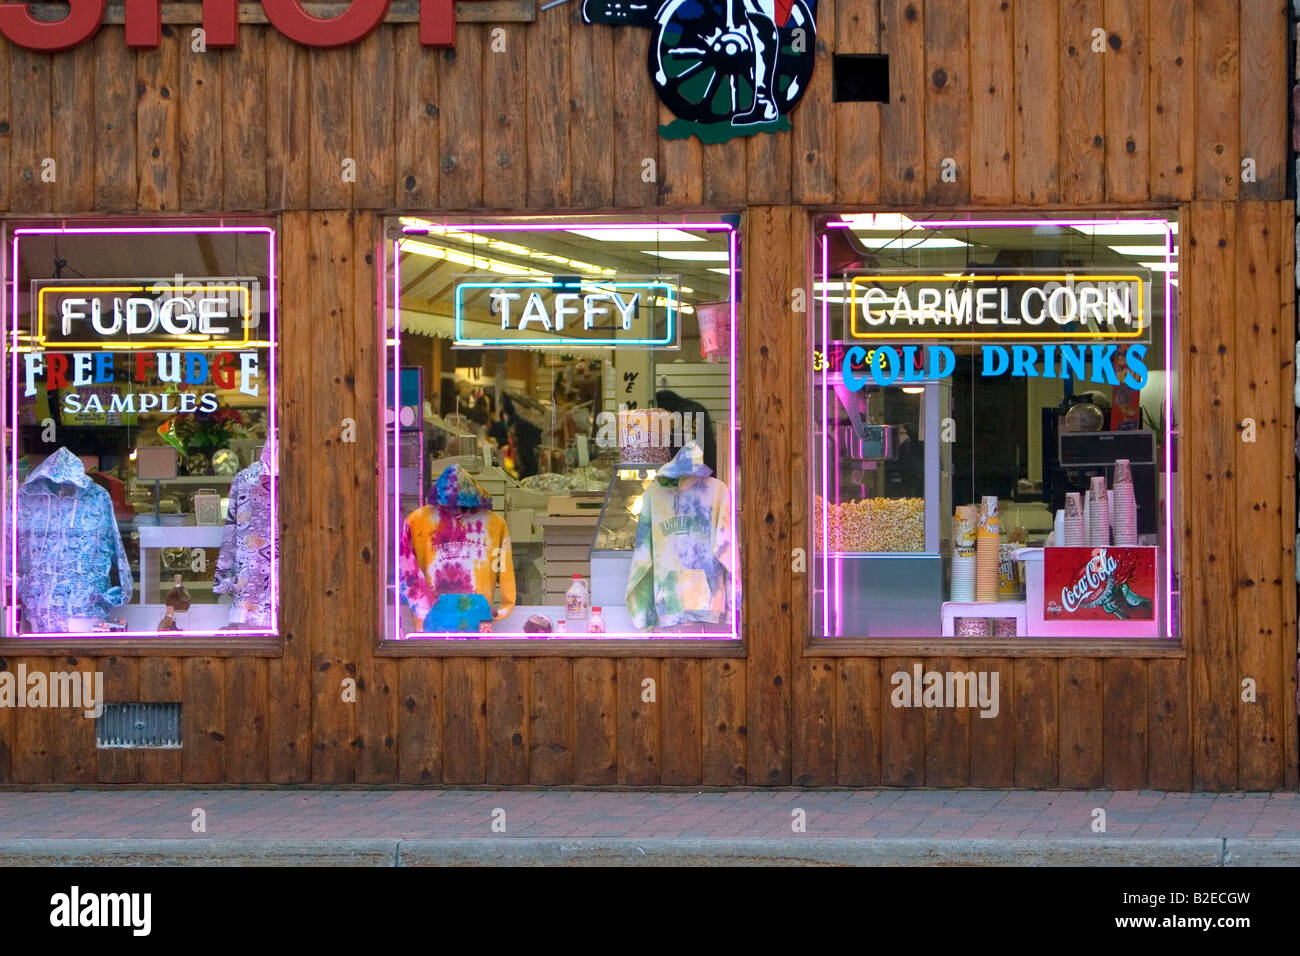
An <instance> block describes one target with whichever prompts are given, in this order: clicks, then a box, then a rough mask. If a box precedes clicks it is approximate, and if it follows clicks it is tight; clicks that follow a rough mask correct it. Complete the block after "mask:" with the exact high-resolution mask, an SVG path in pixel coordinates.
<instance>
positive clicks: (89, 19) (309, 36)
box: [0, 0, 456, 53]
mask: <svg viewBox="0 0 1300 956" xmlns="http://www.w3.org/2000/svg"><path fill="white" fill-rule="evenodd" d="M124 4H125V20H126V43H127V46H131V47H146V48H147V47H156V46H158V44H159V42H161V33H162V9H161V6H160V2H159V0H124ZM29 6H30V5H29V4H27V3H0V34H4V36H5V38H6V39H7V40H8V41H9V42H10V43H14V44H17V45H18V46H21V47H25V48H26V49H28V50H40V51H42V52H44V53H57V52H59V51H61V50H70V49H72V48H73V47H75V46H80V45H81V44H82V43H85V42H86V41H87V40H89V39H90V38H91V37H93V36H94V35H95V33H96V31H98V30H99V27H100V25H101V24H102V23H103V21H104V7H105V0H68V6H69V8H70V9H69V10H68V15H67V16H66V17H64V18H63V19H62V20H56V21H47V20H38V19H36V18H35V17H33V16H32V14H31V11H30V9H29ZM262 7H263V9H265V11H266V18H267V20H269V21H270V23H271V25H272V26H273V27H275V28H276V29H277V30H279V31H280V32H281V33H283V34H284V35H285V36H286V37H288V38H289V39H290V40H293V41H295V42H297V43H301V44H302V45H303V46H315V47H338V46H348V45H350V44H353V43H357V42H359V41H360V40H363V39H365V37H366V36H368V35H369V34H370V33H371V31H373V30H374V29H375V27H377V26H379V24H380V23H382V22H383V19H384V17H385V16H386V15H387V14H388V7H389V0H352V3H351V5H350V6H349V7H348V8H347V9H346V10H345V11H343V12H342V13H340V14H339V15H338V16H335V17H318V16H314V15H313V14H311V13H308V12H307V11H306V10H305V9H303V7H302V5H301V3H300V2H299V0H262ZM203 33H204V42H205V44H206V45H207V46H210V47H233V46H237V45H238V44H239V2H238V0H203ZM455 36H456V9H455V0H420V43H422V44H423V45H424V46H443V47H447V46H452V45H454V42H455Z"/></svg>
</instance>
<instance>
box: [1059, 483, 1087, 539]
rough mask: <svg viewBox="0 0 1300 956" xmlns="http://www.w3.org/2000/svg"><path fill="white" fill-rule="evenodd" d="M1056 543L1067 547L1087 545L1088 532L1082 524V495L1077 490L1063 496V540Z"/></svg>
mask: <svg viewBox="0 0 1300 956" xmlns="http://www.w3.org/2000/svg"><path fill="white" fill-rule="evenodd" d="M1058 543H1059V544H1062V545H1064V546H1065V547H1067V548H1086V547H1087V546H1088V532H1087V531H1086V530H1085V528H1084V524H1083V495H1081V494H1079V493H1078V492H1077V491H1072V492H1070V493H1069V494H1067V495H1066V496H1065V540H1064V541H1060V542H1058Z"/></svg>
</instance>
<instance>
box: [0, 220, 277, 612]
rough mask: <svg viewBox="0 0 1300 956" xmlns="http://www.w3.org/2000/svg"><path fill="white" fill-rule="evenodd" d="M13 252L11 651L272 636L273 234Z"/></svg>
mask: <svg viewBox="0 0 1300 956" xmlns="http://www.w3.org/2000/svg"><path fill="white" fill-rule="evenodd" d="M10 241H11V246H10V253H11V261H10V263H9V290H8V291H9V293H10V294H9V295H8V296H7V297H6V306H7V313H8V323H7V328H8V334H7V335H6V336H5V352H6V355H5V359H6V361H5V375H6V386H7V387H6V388H5V390H4V401H5V409H4V415H3V421H4V429H5V442H4V445H5V454H4V470H5V489H6V496H7V499H8V500H7V503H6V507H5V509H4V518H5V520H4V533H5V541H6V545H5V548H4V559H3V565H4V566H3V578H4V582H5V588H4V591H5V599H4V600H5V614H4V633H5V636H16V637H22V638H35V637H64V638H66V637H90V636H99V637H104V636H114V637H116V636H123V637H147V636H153V635H155V634H159V633H168V634H171V635H176V634H179V635H181V636H218V635H220V636H230V632H231V631H239V632H241V633H243V634H245V635H247V634H250V633H251V634H260V635H263V636H269V635H273V634H275V633H276V630H277V628H276V603H277V594H276V576H277V575H276V566H277V562H276V540H275V533H274V529H275V526H276V495H275V482H276V472H277V464H276V462H277V458H276V450H275V441H274V437H275V282H274V243H275V234H274V231H273V229H272V228H271V227H270V226H268V225H264V224H253V223H249V224H241V225H206V224H202V223H193V224H189V223H187V224H158V225H149V224H142V223H139V222H132V223H130V224H124V225H114V224H105V223H83V224H76V223H60V224H54V225H52V224H49V223H43V224H42V223H32V224H29V225H17V226H14V227H12V228H11V231H10Z"/></svg>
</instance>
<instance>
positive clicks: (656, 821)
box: [0, 789, 1300, 866]
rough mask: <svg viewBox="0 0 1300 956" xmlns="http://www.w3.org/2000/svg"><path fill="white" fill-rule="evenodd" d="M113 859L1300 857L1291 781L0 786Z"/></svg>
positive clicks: (21, 830) (1262, 861) (59, 847)
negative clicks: (942, 786) (1276, 788)
mask: <svg viewBox="0 0 1300 956" xmlns="http://www.w3.org/2000/svg"><path fill="white" fill-rule="evenodd" d="M1097 809H1101V810H1104V811H1105V832H1094V831H1093V821H1094V819H1095V818H1096V816H1097V815H1096V814H1095V811H1096V810H1097ZM195 810H202V811H203V814H202V817H203V819H204V823H205V825H206V832H204V833H195V832H193V830H192V829H191V826H192V823H193V821H194V820H195V819H196V817H198V816H199V815H198V814H196V813H195V812H194V811H195ZM796 810H802V811H803V813H804V821H805V826H806V830H805V831H804V832H796V831H795V829H794V827H793V825H794V824H795V822H796V819H797V814H796V813H795V811H796ZM494 820H496V821H497V824H496V826H497V829H495V830H494V828H493V824H494ZM502 826H504V832H501V829H500V828H501V827H502ZM110 862H117V863H230V864H240V865H256V864H259V863H260V864H280V863H307V864H317V865H330V864H350V865H373V866H393V865H422V864H434V865H437V864H453V865H465V864H475V863H478V864H502V863H513V864H525V865H527V864H532V865H538V864H543V865H545V864H557V863H576V864H584V863H588V864H601V865H604V864H631V865H637V864H647V863H732V864H735V863H740V864H750V865H753V864H764V863H799V862H803V863H822V864H902V865H908V864H930V863H949V864H971V865H998V864H1031V865H1032V864H1048V865H1072V864H1073V865H1097V864H1163V865H1196V866H1224V865H1277V864H1290V865H1300V797H1297V795H1296V794H1294V793H1244V794H1243V793H1234V794H1206V793H1165V792H1162V791H1151V790H1144V791H1124V792H1114V791H1107V790H1089V791H1020V790H837V791H794V790H777V791H766V790H765V791H755V790H747V791H731V790H729V791H707V792H694V791H692V792H664V791H630V792H629V791H594V790H545V791H542V790H427V789H420V790H120V789H114V790H73V791H47V792H30V791H13V790H9V791H0V865H6V864H8V865H16V864H37V865H48V864H52V863H110Z"/></svg>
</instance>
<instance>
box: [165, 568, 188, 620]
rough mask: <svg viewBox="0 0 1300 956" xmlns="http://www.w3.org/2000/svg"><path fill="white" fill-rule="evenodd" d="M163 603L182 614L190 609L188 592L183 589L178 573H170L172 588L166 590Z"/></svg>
mask: <svg viewBox="0 0 1300 956" xmlns="http://www.w3.org/2000/svg"><path fill="white" fill-rule="evenodd" d="M165 603H166V605H167V606H168V607H170V608H174V609H175V610H177V611H179V612H181V613H182V614H183V613H185V612H186V611H188V610H189V609H190V592H189V591H187V590H185V585H184V584H182V583H181V576H180V575H179V574H175V575H172V589H171V590H170V591H168V592H167V599H166V602H165Z"/></svg>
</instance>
